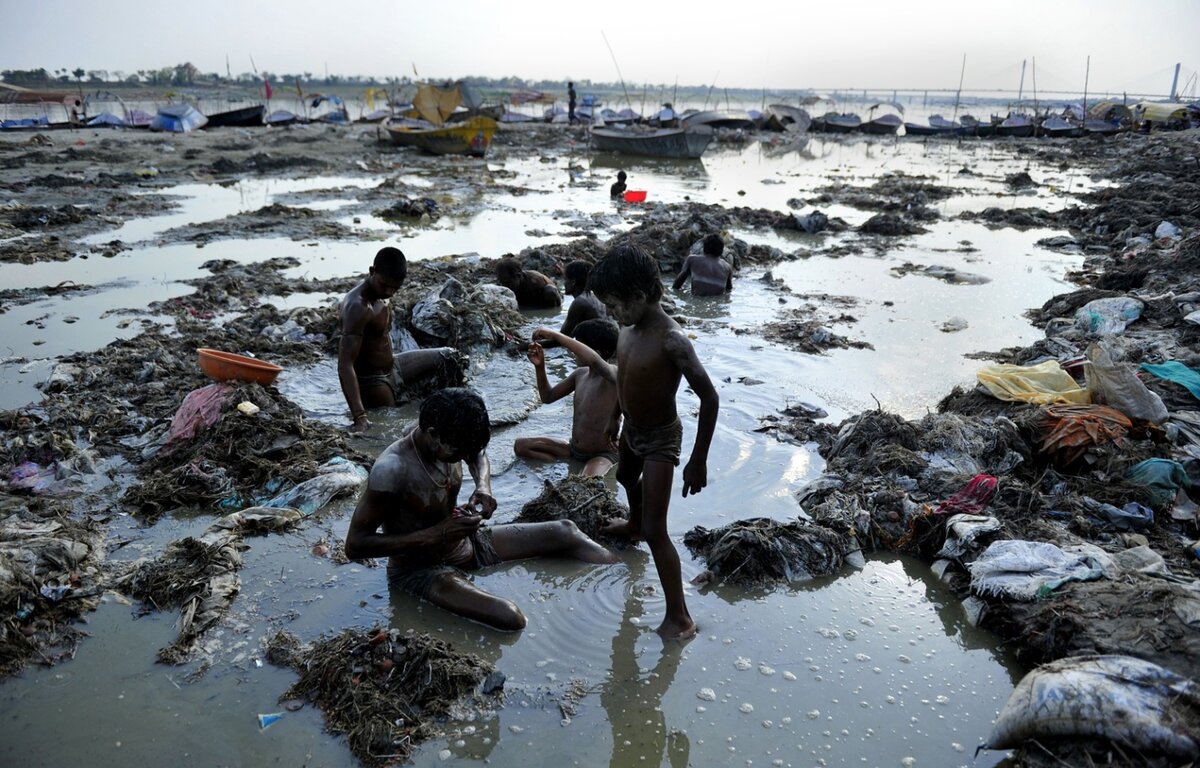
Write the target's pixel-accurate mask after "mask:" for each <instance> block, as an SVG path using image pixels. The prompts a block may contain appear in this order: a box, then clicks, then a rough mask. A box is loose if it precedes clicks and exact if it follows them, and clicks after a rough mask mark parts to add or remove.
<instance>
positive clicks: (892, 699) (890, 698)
mask: <svg viewBox="0 0 1200 768" xmlns="http://www.w3.org/2000/svg"><path fill="white" fill-rule="evenodd" d="M884 701H886V702H887V703H888V704H895V703H896V697H895V696H891V695H889V696H887V697H885V698H884Z"/></svg>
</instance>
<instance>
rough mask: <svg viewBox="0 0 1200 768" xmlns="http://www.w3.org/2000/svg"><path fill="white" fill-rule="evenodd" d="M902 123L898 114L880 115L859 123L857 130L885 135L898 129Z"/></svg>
mask: <svg viewBox="0 0 1200 768" xmlns="http://www.w3.org/2000/svg"><path fill="white" fill-rule="evenodd" d="M902 124H903V121H902V120H901V119H900V116H899V115H880V116H879V117H876V118H874V119H871V120H868V121H867V122H865V123H863V124H862V125H860V126H859V127H858V130H860V131H862V132H863V133H870V134H874V135H876V136H886V135H888V134H892V133H895V132H896V131H898V130H900V126H901V125H902Z"/></svg>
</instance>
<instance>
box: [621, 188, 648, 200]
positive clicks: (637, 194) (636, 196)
mask: <svg viewBox="0 0 1200 768" xmlns="http://www.w3.org/2000/svg"><path fill="white" fill-rule="evenodd" d="M625 202H627V203H644V202H646V190H644V189H630V190H626V191H625Z"/></svg>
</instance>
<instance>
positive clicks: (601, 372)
mask: <svg viewBox="0 0 1200 768" xmlns="http://www.w3.org/2000/svg"><path fill="white" fill-rule="evenodd" d="M617 335H618V329H617V324H616V323H614V322H613V321H611V320H587V321H585V322H583V323H580V324H579V326H578V327H577V328H576V329H575V338H571V337H570V336H566V335H564V334H562V333H558V332H557V331H552V330H550V329H549V328H539V329H537V330H536V331H534V332H533V343H532V344H530V345H529V352H528V354H529V362H531V363H533V367H534V369H535V370H536V372H537V387H538V394H539V395H540V396H541V398H542V402H543V403H553V402H556V401H558V400H561V399H562V398H564V397H566V396H567V395H569V394H571V393H572V392H574V393H575V402H574V420H573V421H572V425H571V441H570V442H569V443H568V442H567V441H566V440H563V439H561V438H557V437H522V438H518V439H517V440H516V442H514V443H513V451H514V452H515V453H516V454H517V455H518V456H520V457H521V458H523V459H536V460H538V461H563V460H565V459H574V460H575V461H581V462H583V465H584V466H583V472H582V473H581V474H582V475H583V476H584V477H603V476H604V475H606V474H608V471H609V470H610V469H612V467H613V465H614V464H616V463H617V431H618V429H619V428H620V425H621V408H620V405H618V403H617V385H616V382H615V381H614V379H613V377H612V376H610V375H609V373H608V371H607V370H605V369H607V368H608V363H607V361H608V359H609V358H611V357H612V356H613V354H614V353H615V352H616V351H617ZM543 341H552V342H554V343H555V344H557V345H559V346H563V347H566V348H567V350H568V351H570V352H571V354H573V355H575V361H576V363H577V364H578V366H579V367H578V368H576V369H575V370H573V371H571V373H570V375H569V376H567V378H565V379H563V380H562V381H560V382H558V383H557V384H555V385H554V386H553V387H552V386H550V381H549V379H547V378H546V355H545V352H544V351H543V350H542V346H541V344H540V343H539V342H543Z"/></svg>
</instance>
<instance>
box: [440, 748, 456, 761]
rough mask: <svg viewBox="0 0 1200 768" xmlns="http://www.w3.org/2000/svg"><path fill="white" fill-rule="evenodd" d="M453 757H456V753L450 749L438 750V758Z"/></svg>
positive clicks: (446, 758) (447, 758)
mask: <svg viewBox="0 0 1200 768" xmlns="http://www.w3.org/2000/svg"><path fill="white" fill-rule="evenodd" d="M452 757H454V753H453V752H451V751H450V750H448V749H443V750H442V751H441V752H438V760H449V759H450V758H452Z"/></svg>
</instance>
